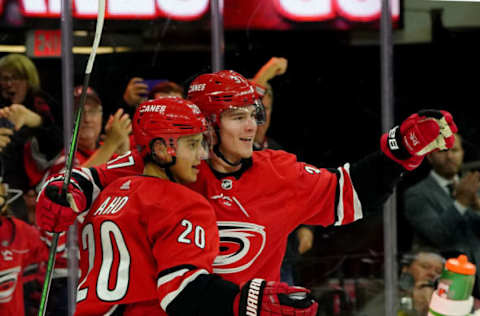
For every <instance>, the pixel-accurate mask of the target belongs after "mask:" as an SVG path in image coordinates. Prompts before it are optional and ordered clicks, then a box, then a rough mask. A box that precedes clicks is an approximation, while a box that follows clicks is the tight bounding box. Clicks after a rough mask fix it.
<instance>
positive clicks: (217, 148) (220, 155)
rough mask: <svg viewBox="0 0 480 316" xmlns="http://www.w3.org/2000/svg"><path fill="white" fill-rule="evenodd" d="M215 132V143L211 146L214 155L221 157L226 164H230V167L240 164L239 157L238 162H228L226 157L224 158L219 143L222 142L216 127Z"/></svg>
mask: <svg viewBox="0 0 480 316" xmlns="http://www.w3.org/2000/svg"><path fill="white" fill-rule="evenodd" d="M215 134H216V135H217V140H218V141H217V143H216V144H215V145H214V146H213V152H214V153H215V155H217V157H219V158H220V159H222V160H223V161H224V162H225V163H226V164H227V165H229V166H231V167H237V166H240V165H241V164H242V160H241V159H240V161H239V162H235V163H233V162H230V161H228V159H227V158H225V156H224V155H223V154H222V153H221V152H220V143H221V142H222V140H221V139H220V133H219V131H218V128H216V129H215Z"/></svg>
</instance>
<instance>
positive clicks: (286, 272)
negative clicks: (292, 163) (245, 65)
mask: <svg viewBox="0 0 480 316" xmlns="http://www.w3.org/2000/svg"><path fill="white" fill-rule="evenodd" d="M287 64H288V62H287V60H286V59H285V58H280V57H272V58H271V59H270V60H269V61H268V62H267V63H266V64H265V65H263V66H262V68H260V70H259V71H258V72H257V73H256V74H255V77H254V78H253V80H252V81H253V83H254V85H255V87H256V91H257V93H258V95H259V97H261V98H262V103H263V106H264V107H265V123H264V124H263V125H259V126H258V127H257V132H256V134H255V139H254V142H253V149H254V150H262V149H283V148H282V146H281V145H280V144H279V143H278V142H276V141H275V140H274V139H272V138H268V140H267V132H268V129H269V127H270V122H271V118H272V109H273V88H272V85H271V84H270V82H269V81H270V80H271V79H273V78H274V77H276V76H279V75H283V74H284V73H285V72H286V71H287ZM313 237H314V231H313V227H312V226H308V225H301V226H299V227H297V228H296V229H295V231H293V232H292V233H291V234H290V235H289V236H288V241H287V249H286V250H285V257H284V258H283V262H282V267H281V269H280V279H281V280H282V281H283V282H286V283H288V284H290V285H293V284H295V283H296V279H297V278H296V264H297V263H298V261H299V260H300V255H302V254H304V253H305V252H307V251H308V250H310V249H311V248H312V246H313Z"/></svg>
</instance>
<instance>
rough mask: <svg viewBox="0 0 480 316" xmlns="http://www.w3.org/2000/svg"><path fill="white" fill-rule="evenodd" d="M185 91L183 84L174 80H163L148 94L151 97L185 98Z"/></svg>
mask: <svg viewBox="0 0 480 316" xmlns="http://www.w3.org/2000/svg"><path fill="white" fill-rule="evenodd" d="M184 93H185V91H184V89H183V87H182V86H180V85H178V84H176V83H175V82H172V81H162V82H159V83H157V84H156V85H155V86H153V88H152V90H150V93H149V94H148V98H149V99H158V98H160V97H180V98H183V95H184Z"/></svg>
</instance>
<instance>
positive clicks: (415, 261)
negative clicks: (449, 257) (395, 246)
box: [358, 248, 444, 316]
mask: <svg viewBox="0 0 480 316" xmlns="http://www.w3.org/2000/svg"><path fill="white" fill-rule="evenodd" d="M443 264H444V259H443V257H442V256H441V255H440V254H439V253H438V252H436V251H434V250H431V249H427V248H422V249H419V250H417V251H414V252H410V253H407V254H404V255H403V256H402V258H401V259H400V275H399V282H398V285H399V289H398V294H399V298H398V302H397V304H398V306H399V309H400V310H401V311H402V312H404V315H415V316H427V313H428V306H429V303H430V298H431V297H432V293H433V291H434V282H435V280H436V279H437V278H438V277H439V276H440V274H441V273H442V271H443ZM358 291H359V296H360V297H363V299H362V301H361V302H359V304H360V306H359V313H358V315H361V316H384V315H385V309H384V308H385V283H384V280H383V279H371V280H368V281H367V282H362V283H360V284H359V288H358ZM360 293H361V294H360Z"/></svg>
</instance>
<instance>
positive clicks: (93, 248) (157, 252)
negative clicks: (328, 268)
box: [39, 97, 317, 316]
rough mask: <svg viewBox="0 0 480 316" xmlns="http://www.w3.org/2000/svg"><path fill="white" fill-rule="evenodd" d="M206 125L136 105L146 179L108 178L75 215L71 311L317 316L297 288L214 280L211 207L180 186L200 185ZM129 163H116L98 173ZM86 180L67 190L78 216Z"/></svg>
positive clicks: (176, 102) (52, 191) (160, 104)
mask: <svg viewBox="0 0 480 316" xmlns="http://www.w3.org/2000/svg"><path fill="white" fill-rule="evenodd" d="M206 126H207V125H206V120H205V118H204V117H203V116H202V115H201V113H200V110H199V109H198V107H197V106H196V105H195V104H193V103H191V102H190V101H187V100H183V99H181V98H176V97H166V98H160V99H157V100H151V101H147V102H145V103H142V104H141V105H139V107H138V108H137V110H136V113H135V117H134V120H133V130H134V136H135V142H136V144H137V145H139V146H140V151H139V152H140V154H141V157H142V158H143V161H144V163H145V164H144V171H143V175H135V176H129V177H122V178H118V179H116V180H113V181H112V182H111V183H110V184H109V185H108V186H107V187H106V188H104V189H103V190H102V191H101V193H100V194H99V196H98V197H97V198H96V200H95V201H94V202H93V205H92V207H91V208H90V210H89V211H86V212H85V213H84V214H82V215H80V216H79V218H80V219H81V221H82V224H81V225H80V228H79V242H80V245H79V248H80V251H81V257H80V269H81V272H82V274H81V277H80V280H79V285H78V292H77V307H76V315H79V316H80V315H104V314H108V315H125V316H130V315H161V314H165V313H168V314H169V315H205V316H209V315H213V316H215V315H218V316H224V315H227V316H228V315H234V316H237V315H240V316H242V315H246V313H247V309H248V311H250V312H253V313H254V314H255V315H256V314H257V313H258V314H259V315H260V314H262V313H264V312H265V313H269V314H270V313H272V315H273V314H276V315H284V314H288V315H296V314H297V313H298V315H300V314H301V315H305V316H314V315H315V313H316V309H317V303H314V301H313V300H311V299H310V297H309V296H308V295H307V293H308V291H307V290H305V289H303V288H297V287H288V286H287V285H286V284H284V283H278V282H269V283H267V282H265V281H263V280H260V279H253V280H251V281H249V282H246V283H245V285H244V286H242V287H241V288H239V287H238V286H237V285H236V284H234V283H232V282H229V281H225V280H223V279H222V278H220V277H219V276H218V275H215V274H212V264H213V261H214V259H215V257H216V256H217V255H218V249H219V238H218V230H217V226H216V221H215V213H214V210H213V208H212V206H211V205H210V204H209V203H208V201H207V200H206V199H205V198H204V197H202V196H201V195H200V194H198V193H195V192H193V191H191V190H190V189H188V188H187V187H185V186H183V185H182V184H189V183H192V182H195V181H196V180H197V175H198V173H199V167H200V164H201V161H202V160H203V159H204V158H206V156H207V154H208V147H207V148H204V144H205V142H203V134H202V133H204V132H205V131H206ZM132 163H133V160H130V159H128V158H127V159H124V160H122V159H117V160H115V161H113V162H110V163H109V164H108V166H107V167H106V169H105V170H104V171H106V170H115V169H119V168H122V167H126V166H127V165H131V164H132ZM83 172H85V173H84V174H83V175H82V173H83ZM79 175H80V176H79ZM91 175H92V174H91V173H89V170H88V169H83V171H82V170H77V171H76V173H75V174H74V175H73V177H72V178H73V179H77V180H75V182H74V184H73V185H72V186H71V189H70V191H72V192H73V194H74V199H75V200H76V203H77V205H78V206H79V208H80V209H81V210H84V209H86V206H87V205H88V201H87V199H85V194H84V192H86V190H90V192H93V190H94V189H93V187H90V189H85V188H87V187H88V186H85V184H82V183H81V182H82V181H84V180H82V179H86V178H89V177H90V176H91ZM82 176H83V177H84V178H82ZM104 180H105V179H104ZM48 183H49V184H48ZM48 183H47V186H46V189H45V190H43V191H42V192H41V197H42V196H48V197H49V198H51V199H53V200H56V201H57V202H59V203H62V204H64V205H66V204H67V203H66V201H65V200H62V197H61V196H60V194H59V187H60V186H61V182H58V181H57V180H56V179H55V178H53V179H51V180H50V181H49V182H48ZM82 187H83V189H82ZM82 190H83V192H82ZM60 209H61V207H60ZM65 209H66V208H65V207H64V208H63V210H65ZM52 211H53V212H50V213H49V214H50V215H51V216H50V217H48V216H43V217H39V220H40V224H39V225H41V226H42V227H43V228H45V229H48V230H54V231H58V230H62V229H64V228H65V227H64V226H61V224H59V223H58V222H56V217H55V210H52ZM70 212H71V213H70V215H71V219H72V218H75V217H76V215H77V214H74V213H72V211H71V210H70ZM290 293H295V294H296V295H298V294H300V295H301V296H302V297H303V298H300V299H294V298H292V297H290V296H289V295H288V294H290ZM282 296H283V297H284V298H285V300H283V299H282V298H281V297H282ZM280 301H281V302H280Z"/></svg>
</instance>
